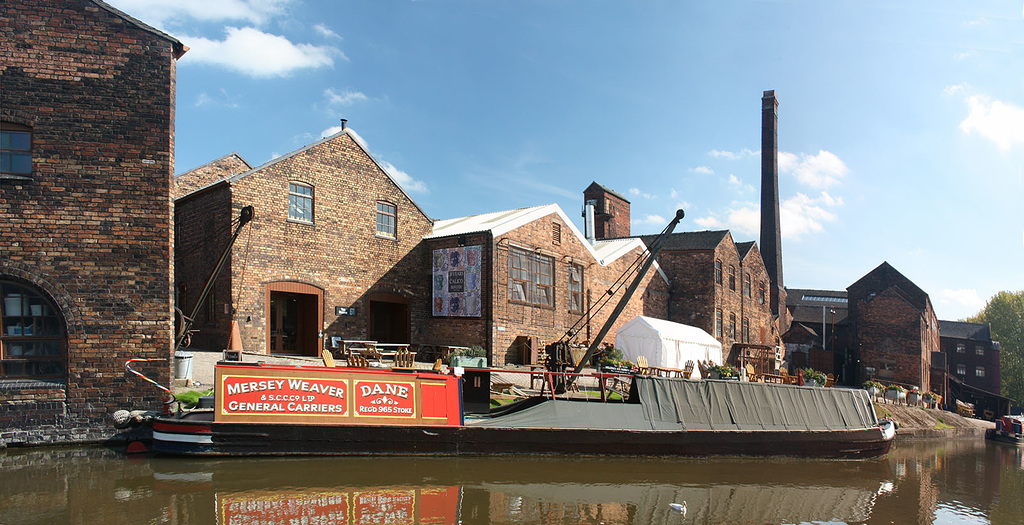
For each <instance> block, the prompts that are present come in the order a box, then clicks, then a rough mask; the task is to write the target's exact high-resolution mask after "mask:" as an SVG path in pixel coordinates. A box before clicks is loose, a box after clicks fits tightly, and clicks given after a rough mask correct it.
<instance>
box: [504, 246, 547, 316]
mask: <svg viewBox="0 0 1024 525" xmlns="http://www.w3.org/2000/svg"><path fill="white" fill-rule="evenodd" d="M516 263H519V264H516ZM516 285H519V286H520V287H521V290H522V294H523V296H524V298H523V299H518V298H516V293H515V292H516ZM508 287H509V295H508V300H509V302H512V303H519V304H527V305H530V306H538V307H541V308H554V307H555V304H556V303H555V294H554V289H555V258H554V257H550V256H547V255H544V254H542V253H539V252H531V251H529V250H526V249H524V248H519V247H516V246H512V247H510V249H509V272H508ZM545 299H546V300H545Z"/></svg>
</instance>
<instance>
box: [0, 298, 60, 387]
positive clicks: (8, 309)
mask: <svg viewBox="0 0 1024 525" xmlns="http://www.w3.org/2000/svg"><path fill="white" fill-rule="evenodd" d="M0 298H2V302H0V314H2V315H0V379H9V378H19V377H20V378H44V377H64V374H65V372H64V361H65V357H64V352H65V348H66V342H67V337H66V336H65V331H64V321H63V319H62V318H61V316H60V313H59V312H58V310H57V308H56V307H55V306H54V304H53V303H52V302H50V300H49V299H48V298H46V297H45V296H44V295H43V294H42V293H40V292H38V291H37V290H35V289H34V288H31V287H29V286H24V285H21V284H17V283H13V282H9V281H0Z"/></svg>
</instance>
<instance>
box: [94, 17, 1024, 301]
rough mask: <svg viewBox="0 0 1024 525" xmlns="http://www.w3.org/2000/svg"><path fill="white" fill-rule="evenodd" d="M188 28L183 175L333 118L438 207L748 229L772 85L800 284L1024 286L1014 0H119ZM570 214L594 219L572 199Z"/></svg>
mask: <svg viewBox="0 0 1024 525" xmlns="http://www.w3.org/2000/svg"><path fill="white" fill-rule="evenodd" d="M108 2H109V3H110V4H112V5H114V6H115V7H118V8H120V9H122V10H124V11H126V12H128V13H129V14H132V15H133V16H135V17H137V18H139V19H140V20H142V21H144V22H146V23H148V24H150V25H153V26H155V27H158V28H160V29H163V30H165V31H167V32H168V33H170V34H172V35H174V36H176V37H177V38H179V39H180V40H182V41H183V42H184V43H185V45H187V46H188V47H189V48H190V51H189V52H188V53H186V54H185V55H184V56H183V57H182V58H181V60H179V62H178V83H177V137H176V152H175V154H176V172H179V173H180V172H183V171H186V170H188V169H191V168H194V167H196V166H198V165H201V164H203V163H205V162H208V161H210V160H213V159H215V158H218V157H220V156H222V155H225V154H228V153H231V152H238V153H239V154H240V155H242V156H243V157H244V158H245V159H246V160H248V161H249V162H250V163H252V164H256V165H258V164H262V163H263V162H266V161H268V160H270V159H272V158H273V157H275V156H278V155H281V154H284V153H287V152H289V151H292V150H295V149H298V148H300V147H302V146H304V145H306V144H309V143H310V142H313V141H315V140H317V139H319V138H320V137H322V136H325V134H329V133H332V132H333V131H336V130H337V129H338V128H337V126H338V125H339V119H340V118H347V119H348V121H349V126H350V127H351V128H352V129H353V130H355V131H356V132H357V133H358V134H359V135H360V136H361V137H362V138H363V139H364V140H365V142H366V143H367V145H368V147H369V149H370V151H371V152H372V153H373V154H374V156H375V157H376V158H377V159H378V160H379V161H380V162H381V163H382V164H384V165H385V166H386V167H387V168H388V169H389V170H390V171H391V173H392V175H393V176H394V177H395V178H396V179H397V180H399V181H400V183H401V184H402V185H403V186H404V187H405V189H406V190H407V191H408V192H409V193H410V195H412V196H413V198H414V199H416V201H417V203H419V204H420V206H421V207H423V209H424V210H425V211H426V212H427V213H428V214H429V215H430V216H432V217H434V218H437V219H446V218H453V217H460V216H464V215H471V214H476V213H485V212H491V211H498V210H503V209H510V208H518V207H524V206H534V205H540V204H548V203H557V204H559V205H560V206H561V207H562V208H563V209H564V210H565V211H566V212H567V213H568V214H569V215H570V217H578V216H579V212H580V207H581V204H582V202H581V201H582V192H583V189H584V188H586V187H587V186H588V185H589V184H590V183H591V182H592V181H597V182H599V183H601V184H604V185H605V186H608V187H610V188H612V189H614V190H616V191H618V192H619V193H621V194H623V195H625V196H626V197H627V198H628V199H630V201H631V203H632V218H633V224H632V229H633V233H635V234H640V233H653V232H657V231H660V230H661V229H662V228H663V227H664V225H665V223H666V221H667V220H668V219H670V218H671V217H672V216H673V214H674V210H675V209H676V208H679V207H682V208H684V209H685V210H686V218H685V219H684V221H683V223H682V224H681V225H680V228H679V231H693V230H705V229H725V228H728V229H731V230H732V232H733V235H734V237H735V238H736V239H737V240H738V241H744V240H757V236H758V199H759V188H760V126H761V121H760V119H761V112H760V107H761V95H762V92H763V91H764V90H769V89H772V90H775V91H776V94H777V96H778V98H779V102H780V107H779V149H780V151H781V153H780V158H779V165H780V169H781V172H782V174H781V176H780V194H781V199H782V201H783V210H782V231H783V260H784V269H785V283H786V285H787V286H789V287H796V288H824V289H845V288H846V287H847V286H848V285H850V284H852V283H853V282H854V281H856V280H857V279H859V278H860V277H861V276H863V275H864V274H865V273H867V272H868V271H870V270H872V269H873V268H875V267H876V266H878V265H879V264H881V263H882V261H888V262H889V263H890V264H892V265H893V266H894V267H896V268H897V269H898V270H900V271H901V272H902V273H903V274H904V275H906V276H907V277H908V278H910V279H911V280H912V281H914V282H915V283H917V284H918V285H919V286H920V287H921V288H923V289H924V290H925V291H926V292H928V293H929V295H930V296H931V299H932V303H933V304H934V305H935V308H936V311H937V313H938V315H939V317H940V318H942V319H958V318H961V317H965V316H968V315H972V314H974V313H976V312H977V311H978V310H980V309H981V308H982V307H983V306H984V303H985V300H986V299H988V298H989V297H991V296H992V295H993V294H995V293H996V292H998V291H1000V290H1021V289H1024V182H1022V179H1024V174H1022V171H1024V6H1022V3H1021V2H1019V1H1018V2H983V1H971V2H963V1H933V0H929V1H919V2H901V3H900V5H899V6H892V5H889V4H890V3H891V2H879V1H862V2H820V1H812V0H808V1H753V2H745V1H735V2H733V1H727V2H684V1H658V0H652V1H643V2H639V1H638V2H623V1H621V0H619V1H605V0H587V1H584V0H543V1H533V0H522V1H511V0H507V1H498V0H465V1H463V0H420V1H410V0H403V1H389V0H330V1H325V0H315V1H314V0H174V1H170V0H167V1H164V0H160V1H157V0H108ZM579 222H580V225H581V223H582V220H581V219H580V220H579Z"/></svg>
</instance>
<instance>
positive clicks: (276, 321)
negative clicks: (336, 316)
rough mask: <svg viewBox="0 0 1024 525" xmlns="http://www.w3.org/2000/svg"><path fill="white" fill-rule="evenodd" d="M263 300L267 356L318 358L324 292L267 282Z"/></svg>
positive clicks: (283, 283)
mask: <svg viewBox="0 0 1024 525" xmlns="http://www.w3.org/2000/svg"><path fill="white" fill-rule="evenodd" d="M266 300H267V303H266V312H267V321H266V326H267V349H268V350H269V353H271V354H291V355H310V356H316V355H320V328H321V325H322V324H323V318H324V313H323V304H324V291H323V290H321V289H320V288H317V287H316V286H313V285H309V284H304V283H296V282H279V283H270V284H268V285H267V299H266Z"/></svg>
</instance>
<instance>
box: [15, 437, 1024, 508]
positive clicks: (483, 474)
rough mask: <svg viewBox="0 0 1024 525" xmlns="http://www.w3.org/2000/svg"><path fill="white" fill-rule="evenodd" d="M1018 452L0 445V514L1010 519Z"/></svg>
mask: <svg viewBox="0 0 1024 525" xmlns="http://www.w3.org/2000/svg"><path fill="white" fill-rule="evenodd" d="M1022 454H1024V451H1022V450H1021V449H1020V448H1019V447H1013V446H1005V445H1002V444H999V443H992V442H988V443H986V442H985V440H984V439H983V438H982V437H981V436H978V437H977V438H976V439H960V440H951V441H937V442H929V441H925V442H903V443H897V444H896V446H895V447H894V448H893V450H892V452H890V454H889V455H888V456H886V457H885V458H883V459H879V460H858V461H828V460H810V459H784V458H778V459H770V460H764V459H755V458H708V459H678V458H639V457H635V458H617V459H607V458H573V459H566V458H553V457H501V458H473V457H460V458H422V457H418V458H370V457H363V458H345V457H340V458H338V457H317V458H306V457H285V458H224V459H213V460H211V459H198V458H175V457H171V458H168V457H157V458H131V459H128V458H125V457H124V456H123V455H122V454H121V453H120V452H118V451H111V450H106V449H98V448H97V449H69V448H56V449H36V450H7V451H5V452H0V472H3V473H4V475H3V476H0V523H3V524H5V525H7V524H15V525H18V524H29V523H47V524H60V523H124V524H129V523H154V524H160V523H169V524H174V525H187V524H218V525H228V524H235V525H263V524H277V523H281V524H286V525H291V524H292V523H304V524H318V523H342V524H368V523H426V524H456V523H467V524H470V523H505V524H513V523H549V524H561V523H564V524H569V523H573V524H575V523H588V524H598V523H606V524H647V523H807V522H829V523H844V522H845V523H868V524H874V523H879V524H883V523H884V524H888V523H933V524H952V523H956V524H982V523H986V524H987V523H1000V524H1002V523H1021V519H1020V516H1024V498H1020V497H1019V496H1020V495H1021V494H1024V456H1022ZM683 501H685V502H686V504H687V513H686V515H685V516H684V515H682V514H679V513H676V512H673V511H672V510H671V508H670V504H672V503H681V502H683Z"/></svg>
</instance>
